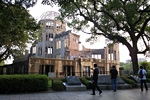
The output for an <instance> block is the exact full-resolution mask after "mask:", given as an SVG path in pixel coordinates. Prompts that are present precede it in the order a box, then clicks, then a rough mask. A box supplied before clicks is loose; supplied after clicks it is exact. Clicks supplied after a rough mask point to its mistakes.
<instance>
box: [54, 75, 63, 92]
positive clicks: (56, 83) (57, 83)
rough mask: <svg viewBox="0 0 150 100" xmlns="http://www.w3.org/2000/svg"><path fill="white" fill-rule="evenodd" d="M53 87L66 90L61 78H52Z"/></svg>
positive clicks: (55, 89) (57, 89) (56, 89)
mask: <svg viewBox="0 0 150 100" xmlns="http://www.w3.org/2000/svg"><path fill="white" fill-rule="evenodd" d="M52 88H53V90H54V91H62V90H64V85H63V82H62V81H61V80H60V79H59V78H53V80H52Z"/></svg>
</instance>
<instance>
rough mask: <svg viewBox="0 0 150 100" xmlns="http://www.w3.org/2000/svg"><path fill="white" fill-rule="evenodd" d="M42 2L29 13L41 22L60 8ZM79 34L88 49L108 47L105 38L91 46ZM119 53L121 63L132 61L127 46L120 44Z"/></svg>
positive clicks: (39, 0) (8, 61) (84, 35)
mask: <svg viewBox="0 0 150 100" xmlns="http://www.w3.org/2000/svg"><path fill="white" fill-rule="evenodd" d="M41 1H42V0H38V2H37V4H36V5H35V6H34V7H32V8H29V9H28V10H29V13H30V14H31V15H32V16H33V17H34V18H35V19H37V20H40V16H41V15H42V14H43V13H45V12H47V11H55V12H58V9H59V7H57V6H53V7H51V6H48V5H42V4H41ZM67 29H68V30H70V28H68V27H67ZM77 34H79V35H80V41H81V44H82V45H84V46H85V47H86V48H91V49H94V48H95V49H102V48H104V47H105V46H106V44H105V38H104V37H101V38H99V40H98V42H97V43H94V44H92V45H91V44H90V43H87V42H85V41H86V39H87V38H88V37H89V35H87V34H85V33H81V32H78V33H77ZM28 49H29V48H28ZM119 51H120V62H126V60H129V59H131V58H130V56H129V52H128V49H127V48H126V47H125V46H123V45H122V44H119ZM139 58H144V56H143V55H139ZM6 63H12V61H10V60H7V61H6Z"/></svg>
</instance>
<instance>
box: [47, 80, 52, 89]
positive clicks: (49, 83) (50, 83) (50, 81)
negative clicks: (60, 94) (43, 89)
mask: <svg viewBox="0 0 150 100" xmlns="http://www.w3.org/2000/svg"><path fill="white" fill-rule="evenodd" d="M51 87H52V80H48V88H51Z"/></svg>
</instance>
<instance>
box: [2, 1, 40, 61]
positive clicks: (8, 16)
mask: <svg viewBox="0 0 150 100" xmlns="http://www.w3.org/2000/svg"><path fill="white" fill-rule="evenodd" d="M32 1H33V0H30V2H28V3H26V2H27V0H26V1H25V0H15V1H12V0H2V1H1V2H0V9H1V10H0V62H1V61H3V60H6V59H7V58H9V57H11V55H12V56H13V57H14V58H16V57H20V56H22V55H23V53H24V52H25V48H26V44H27V43H30V42H32V41H33V40H35V39H36V37H37V34H36V31H38V29H39V28H40V25H39V23H37V22H36V20H35V19H34V18H33V17H32V16H31V15H30V14H29V11H28V10H27V9H26V7H30V6H33V5H34V4H35V3H36V2H35V1H33V2H32ZM26 4H28V5H27V6H26Z"/></svg>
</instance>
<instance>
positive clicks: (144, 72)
mask: <svg viewBox="0 0 150 100" xmlns="http://www.w3.org/2000/svg"><path fill="white" fill-rule="evenodd" d="M140 73H141V74H142V77H141V78H140V83H141V91H143V83H144V86H145V89H146V91H148V87H147V83H146V70H145V69H144V68H143V66H140V69H139V70H138V75H140Z"/></svg>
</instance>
